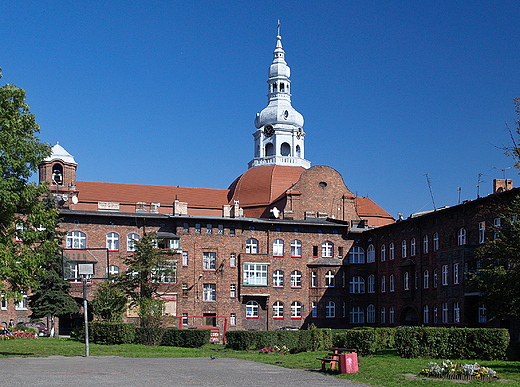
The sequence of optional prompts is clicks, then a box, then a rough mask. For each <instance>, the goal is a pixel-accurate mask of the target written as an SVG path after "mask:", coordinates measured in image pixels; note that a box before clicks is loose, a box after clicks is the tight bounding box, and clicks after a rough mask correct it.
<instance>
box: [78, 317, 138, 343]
mask: <svg viewBox="0 0 520 387" xmlns="http://www.w3.org/2000/svg"><path fill="white" fill-rule="evenodd" d="M88 328H89V339H90V340H91V341H92V342H93V343H96V344H106V345H112V344H130V343H133V342H134V339H135V325H134V324H125V323H110V322H103V321H92V322H90V323H89V325H88Z"/></svg>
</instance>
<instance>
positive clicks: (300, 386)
mask: <svg viewBox="0 0 520 387" xmlns="http://www.w3.org/2000/svg"><path fill="white" fill-rule="evenodd" d="M0 376H1V378H0V380H2V384H3V385H6V386H12V387H16V386H45V387H49V386H70V385H73V386H75V387H83V386H98V387H99V386H103V387H105V386H139V387H142V386H150V387H154V386H161V387H164V386H208V387H210V386H211V387H218V386H237V387H238V386H240V387H244V386H260V385H261V386H284V387H292V386H294V387H307V386H308V387H311V386H312V387H316V386H327V387H336V386H343V387H345V386H348V387H366V385H364V384H360V383H354V382H351V381H347V380H342V379H337V378H334V377H332V376H328V375H324V374H322V373H320V372H315V371H304V370H291V369H286V368H282V367H277V366H272V365H267V364H262V363H255V362H251V361H247V360H238V359H227V358H216V359H213V360H212V359H210V358H157V359H142V358H125V357H108V356H107V357H105V356H102V357H88V358H86V357H62V356H51V357H47V358H19V357H16V358H5V359H0Z"/></svg>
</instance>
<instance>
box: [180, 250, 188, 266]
mask: <svg viewBox="0 0 520 387" xmlns="http://www.w3.org/2000/svg"><path fill="white" fill-rule="evenodd" d="M188 262H189V256H188V252H187V251H183V252H182V266H188Z"/></svg>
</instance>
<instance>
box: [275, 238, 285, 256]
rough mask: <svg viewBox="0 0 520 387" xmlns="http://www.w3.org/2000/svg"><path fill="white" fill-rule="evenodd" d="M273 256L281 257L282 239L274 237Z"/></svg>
mask: <svg viewBox="0 0 520 387" xmlns="http://www.w3.org/2000/svg"><path fill="white" fill-rule="evenodd" d="M273 256H274V257H283V240H282V239H275V240H274V241H273Z"/></svg>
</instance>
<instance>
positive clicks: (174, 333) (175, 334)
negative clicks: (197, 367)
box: [161, 328, 211, 348]
mask: <svg viewBox="0 0 520 387" xmlns="http://www.w3.org/2000/svg"><path fill="white" fill-rule="evenodd" d="M210 333H211V330H209V329H177V328H168V329H167V330H166V331H165V332H164V336H163V337H162V342H161V345H168V346H171V347H186V348H200V347H202V346H203V345H205V344H208V343H209V339H210Z"/></svg>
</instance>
